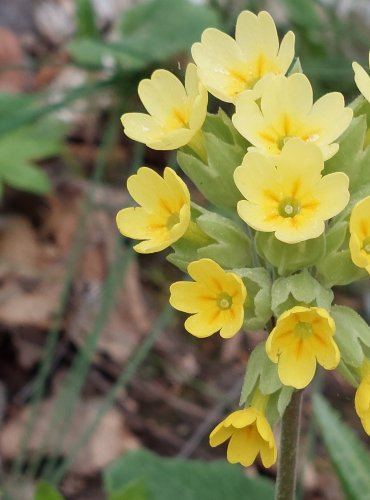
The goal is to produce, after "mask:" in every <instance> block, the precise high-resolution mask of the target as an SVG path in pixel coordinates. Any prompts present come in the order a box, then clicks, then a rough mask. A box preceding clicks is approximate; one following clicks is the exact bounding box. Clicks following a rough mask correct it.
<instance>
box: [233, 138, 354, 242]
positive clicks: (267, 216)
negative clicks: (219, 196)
mask: <svg viewBox="0 0 370 500" xmlns="http://www.w3.org/2000/svg"><path fill="white" fill-rule="evenodd" d="M323 168H324V161H323V157H322V153H321V151H320V149H319V148H318V147H317V146H315V145H313V144H307V143H305V142H304V141H302V140H301V139H291V140H289V141H288V142H287V143H286V144H285V145H284V147H283V149H282V152H281V155H280V156H278V157H276V158H273V157H267V156H265V155H263V154H262V153H260V152H257V151H250V152H248V153H247V154H246V155H245V157H244V159H243V163H242V165H241V166H240V167H238V168H237V169H236V170H235V172H234V180H235V184H236V186H237V188H238V189H239V191H240V192H241V193H242V195H243V196H244V197H245V198H246V200H241V201H239V202H238V205H237V210H238V214H239V216H240V217H241V218H242V219H243V220H244V221H245V222H246V223H247V224H248V225H249V226H251V227H252V228H253V229H256V230H258V231H263V232H275V236H276V238H277V239H278V240H280V241H283V242H285V243H298V242H300V241H304V240H309V239H311V238H317V237H318V236H320V234H322V233H323V232H324V229H325V223H324V221H325V220H327V219H330V218H331V217H333V216H334V215H336V214H338V213H339V212H340V211H341V210H343V208H344V207H345V206H346V205H347V203H348V201H349V191H348V184H349V179H348V176H347V175H346V174H344V173H343V172H334V173H332V174H328V175H325V176H322V175H321V171H322V170H323Z"/></svg>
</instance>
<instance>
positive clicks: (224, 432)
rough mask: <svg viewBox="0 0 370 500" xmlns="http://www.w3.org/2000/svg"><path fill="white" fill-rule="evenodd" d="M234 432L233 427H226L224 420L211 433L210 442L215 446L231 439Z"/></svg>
mask: <svg viewBox="0 0 370 500" xmlns="http://www.w3.org/2000/svg"><path fill="white" fill-rule="evenodd" d="M232 433H233V428H232V427H224V425H223V422H221V423H220V424H218V425H217V426H216V427H215V428H214V429H213V431H212V432H211V434H210V435H209V444H210V445H211V446H212V448H214V447H215V446H218V445H220V444H222V443H224V442H225V441H227V440H228V439H229V437H230V436H231V435H232Z"/></svg>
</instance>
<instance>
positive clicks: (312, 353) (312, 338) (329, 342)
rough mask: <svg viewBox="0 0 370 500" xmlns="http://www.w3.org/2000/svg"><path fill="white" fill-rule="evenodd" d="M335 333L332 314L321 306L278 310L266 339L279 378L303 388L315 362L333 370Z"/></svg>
mask: <svg viewBox="0 0 370 500" xmlns="http://www.w3.org/2000/svg"><path fill="white" fill-rule="evenodd" d="M334 333H335V323H334V320H333V318H332V317H331V316H330V315H329V313H328V312H327V311H326V310H325V309H322V308H320V307H303V306H295V307H293V308H292V309H289V310H288V311H285V312H284V313H283V314H281V315H280V316H279V318H278V320H277V323H276V326H275V328H274V329H273V330H272V332H271V333H270V335H269V337H268V339H267V341H266V352H267V355H268V357H269V358H270V359H271V361H272V362H273V363H277V364H278V374H279V378H280V380H281V382H282V383H283V384H284V385H290V386H292V387H295V388H296V389H303V388H304V387H306V386H307V385H308V384H309V383H310V382H311V380H312V379H313V376H314V374H315V371H316V363H319V365H321V366H323V367H324V368H325V369H326V370H334V368H336V366H337V365H338V363H339V361H340V353H339V349H338V346H337V344H336V343H335V342H334V340H333V335H334Z"/></svg>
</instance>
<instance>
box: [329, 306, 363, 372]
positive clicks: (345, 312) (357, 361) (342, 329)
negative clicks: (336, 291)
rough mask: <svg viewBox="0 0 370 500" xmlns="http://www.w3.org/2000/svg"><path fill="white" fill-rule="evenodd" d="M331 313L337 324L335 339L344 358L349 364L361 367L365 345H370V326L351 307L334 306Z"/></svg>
mask: <svg viewBox="0 0 370 500" xmlns="http://www.w3.org/2000/svg"><path fill="white" fill-rule="evenodd" d="M331 315H332V317H333V319H334V321H335V324H336V333H335V341H336V343H337V344H338V347H339V350H340V353H341V357H342V359H343V360H344V361H345V362H346V363H347V364H349V365H352V366H355V367H359V366H361V365H362V362H363V360H364V351H363V346H367V347H370V327H369V325H368V324H367V323H366V321H365V320H364V319H363V318H362V317H361V316H360V315H359V314H357V313H356V311H354V310H353V309H351V308H350V307H345V306H337V305H335V306H333V308H332V310H331Z"/></svg>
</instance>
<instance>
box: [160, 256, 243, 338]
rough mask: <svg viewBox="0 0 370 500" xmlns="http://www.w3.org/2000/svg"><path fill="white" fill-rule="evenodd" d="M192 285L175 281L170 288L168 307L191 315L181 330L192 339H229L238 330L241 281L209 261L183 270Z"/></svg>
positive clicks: (241, 319) (204, 260) (197, 261)
mask: <svg viewBox="0 0 370 500" xmlns="http://www.w3.org/2000/svg"><path fill="white" fill-rule="evenodd" d="M187 271H188V273H189V275H190V277H191V278H192V279H193V280H194V281H193V282H192V281H177V282H176V283H173V284H172V285H171V287H170V292H171V297H170V304H171V305H172V307H174V308H175V309H178V310H179V311H183V312H185V313H189V314H192V316H190V317H189V318H188V319H187V320H186V321H185V325H184V326H185V329H186V330H187V331H188V332H189V333H191V334H192V335H194V336H195V337H200V338H202V337H209V336H210V335H212V334H213V333H216V332H218V331H220V335H221V337H223V338H230V337H233V336H234V335H235V334H236V333H237V332H238V331H239V330H240V328H241V327H242V325H243V319H244V308H243V305H244V302H245V299H246V297H247V291H246V288H245V286H244V283H243V281H242V280H241V278H240V277H239V276H237V275H236V274H234V273H232V272H227V271H224V270H223V269H222V267H221V266H219V265H218V264H217V263H216V262H215V261H213V260H211V259H200V260H196V261H194V262H191V263H190V264H189V266H188V269H187Z"/></svg>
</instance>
